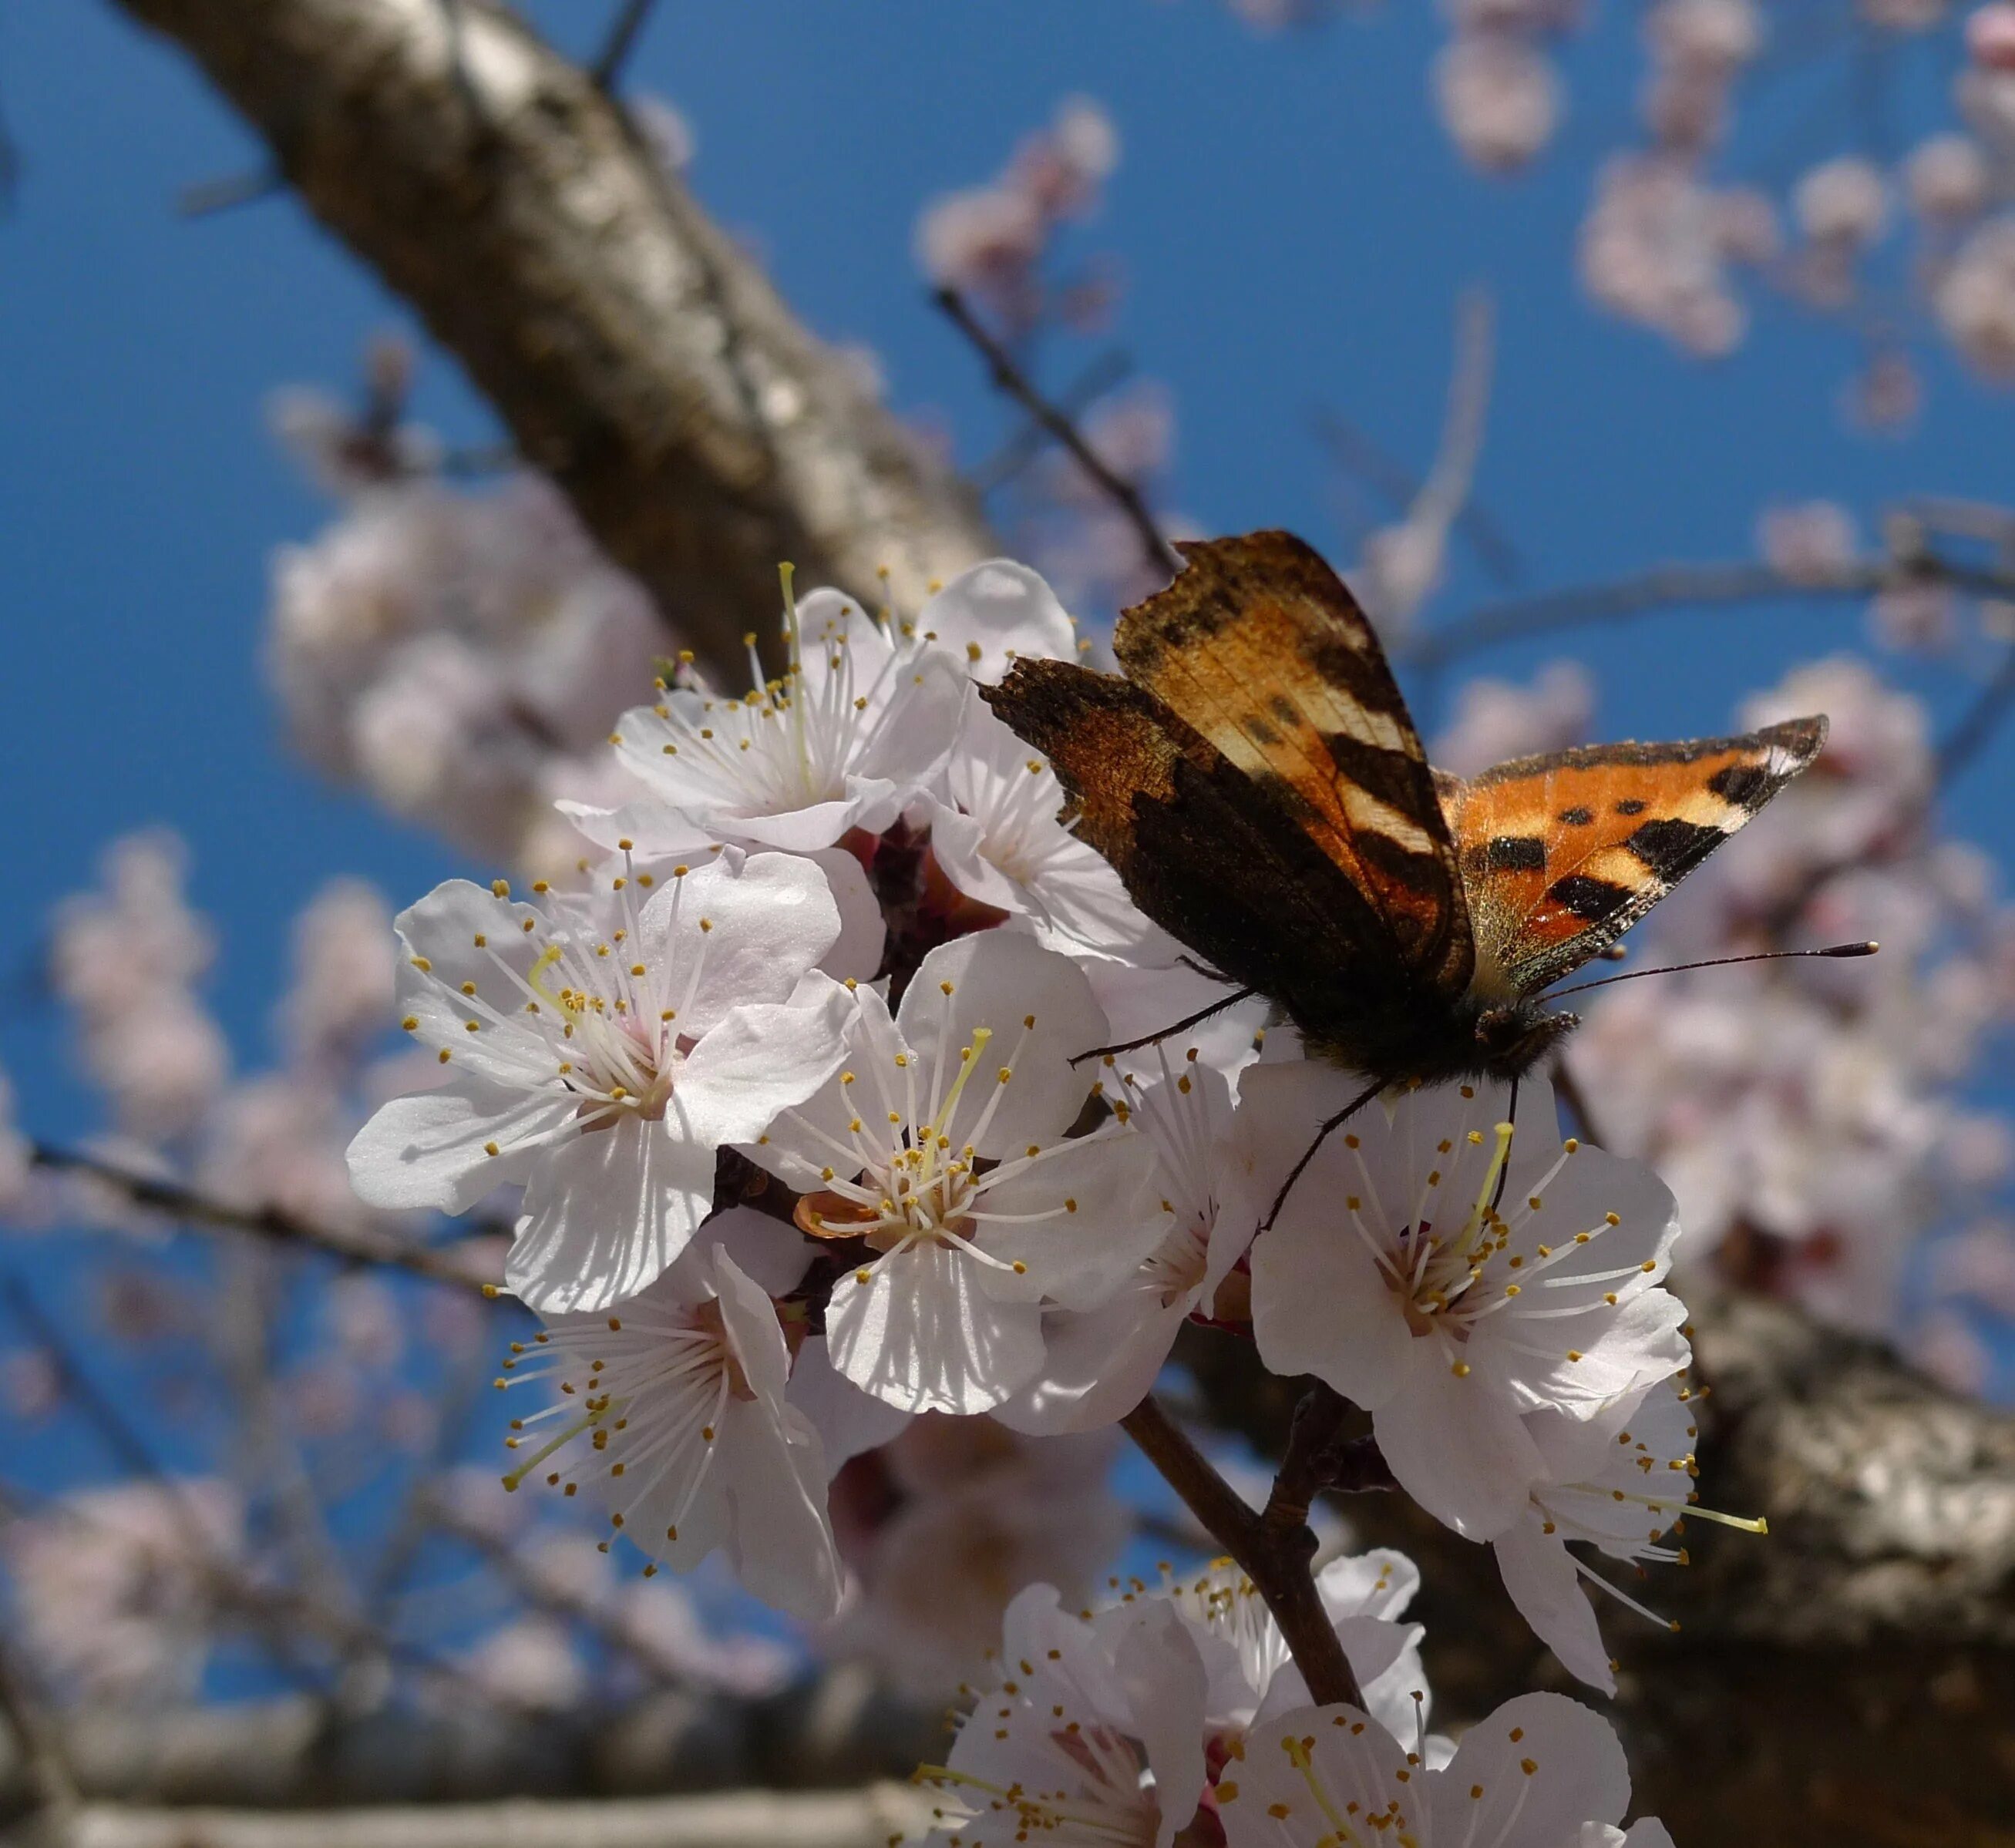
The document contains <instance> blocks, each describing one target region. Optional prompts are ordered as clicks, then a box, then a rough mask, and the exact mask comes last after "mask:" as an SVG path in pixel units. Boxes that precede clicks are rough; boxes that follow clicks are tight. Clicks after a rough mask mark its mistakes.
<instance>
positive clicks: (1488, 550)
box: [1312, 404, 1525, 584]
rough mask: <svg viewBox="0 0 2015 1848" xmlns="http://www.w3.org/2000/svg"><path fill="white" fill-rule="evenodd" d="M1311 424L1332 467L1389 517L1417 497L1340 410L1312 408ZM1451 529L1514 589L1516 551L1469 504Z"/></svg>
mask: <svg viewBox="0 0 2015 1848" xmlns="http://www.w3.org/2000/svg"><path fill="white" fill-rule="evenodd" d="M1312 421H1313V425H1314V428H1315V433H1316V440H1317V441H1318V442H1320V443H1321V444H1322V446H1323V447H1324V448H1325V449H1327V450H1328V451H1329V453H1330V457H1331V460H1332V461H1334V462H1335V464H1336V465H1337V466H1338V468H1341V469H1342V470H1343V471H1344V472H1345V474H1347V475H1353V476H1355V477H1356V479H1359V480H1360V481H1363V482H1366V483H1369V484H1370V486H1371V487H1372V488H1373V490H1374V491H1375V492H1376V493H1377V495H1378V497H1379V498H1380V499H1381V500H1382V501H1385V503H1386V504H1388V506H1390V507H1391V508H1392V511H1394V512H1395V513H1399V514H1403V513H1404V512H1405V511H1406V509H1407V508H1409V507H1410V506H1412V505H1413V502H1414V501H1415V500H1416V499H1417V498H1418V497H1419V495H1420V492H1421V485H1422V484H1421V479H1420V477H1419V476H1417V475H1415V474H1414V473H1413V472H1412V471H1411V470H1410V469H1409V468H1406V465H1404V464H1403V463H1401V462H1399V461H1395V460H1394V459H1393V458H1392V457H1391V456H1389V455H1388V454H1386V453H1385V450H1382V449H1381V448H1380V447H1378V445H1377V443H1374V442H1373V441H1372V440H1371V439H1370V437H1369V436H1367V435H1366V434H1365V433H1364V432H1363V431H1362V430H1360V429H1358V427H1357V426H1356V425H1355V424H1353V423H1352V422H1350V421H1349V418H1345V416H1344V415H1343V414H1342V413H1341V412H1340V411H1336V410H1334V409H1333V408H1332V407H1330V406H1328V405H1327V404H1322V405H1318V406H1317V407H1316V409H1315V411H1314V412H1313V418H1312ZM1453 524H1454V526H1455V529H1456V532H1457V533H1460V534H1461V536H1462V537H1463V538H1464V540H1465V541H1466V542H1467V544H1468V546H1469V548H1470V550H1471V551H1473V552H1474V553H1475V554H1476V556H1477V561H1478V563H1480V564H1481V565H1482V567H1483V569H1485V571H1486V572H1489V574H1490V576H1492V577H1493V578H1495V579H1496V580H1497V581H1498V583H1500V584H1514V583H1517V582H1518V580H1519V579H1520V578H1521V577H1522V576H1524V575H1525V565H1524V564H1523V562H1521V560H1520V558H1519V556H1518V548H1517V547H1515V546H1514V545H1513V544H1512V543H1511V541H1510V540H1509V539H1508V538H1507V537H1506V536H1505V535H1504V532H1503V529H1502V528H1501V527H1500V526H1499V525H1498V524H1497V522H1496V521H1495V520H1494V519H1492V518H1491V517H1490V515H1489V514H1487V513H1485V511H1483V509H1482V508H1480V507H1478V505H1477V504H1476V503H1475V502H1474V501H1471V500H1465V501H1464V503H1463V505H1462V508H1461V511H1459V512H1458V513H1457V514H1456V516H1455V519H1454V522H1453Z"/></svg>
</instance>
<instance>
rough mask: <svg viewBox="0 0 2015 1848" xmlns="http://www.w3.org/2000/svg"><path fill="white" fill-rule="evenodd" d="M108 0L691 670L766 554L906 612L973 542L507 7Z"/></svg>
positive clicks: (952, 511) (761, 606) (755, 599)
mask: <svg viewBox="0 0 2015 1848" xmlns="http://www.w3.org/2000/svg"><path fill="white" fill-rule="evenodd" d="M121 4H122V5H124V9H125V10H126V11H127V12H128V13H130V14H131V15H132V16H133V17H135V19H137V20H140V21H141V22H142V23H144V24H146V25H149V26H152V27H155V28H156V29H157V30H159V31H163V32H165V33H167V34H170V35H171V36H172V37H173V38H175V39H176V40H177V41H179V42H180V43H181V45H182V46H183V47H184V48H185V49H187V50H188V51H189V52H191V53H192V55H193V56H195V57H196V59H197V60H198V61H199V63H201V64H202V65H203V68H204V69H205V70H206V71H207V73H208V74H209V75H210V77H211V79H212V81H214V82H215V83H216V84H217V86H218V88H220V89H221V90H222V91H223V92H224V94H225V95H227V96H228V98H229V99H230V100H231V101H232V102H233V103H234V104H235V106H237V108H238V109H239V110H240V111H241V112H242V113H243V115H244V116H245V117H246V118H247V120H249V121H250V123H251V124H252V125H253V127H254V128H256V129H257V131H259V132H260V134H261V135H263V136H264V138H265V139H266V141H267V142H268V145H269V147H270V149H271V153H272V157H273V161H274V164H275V167H276V169H277V170H278V171H279V172H281V173H282V174H285V176H286V179H287V181H288V182H289V184H290V185H293V187H294V188H295V189H296V191H297V192H299V193H300V196H301V199H302V200H303V202H304V203H305V204H306V205H307V207H308V208H309V210H311V211H312V212H313V213H314V214H315V216H316V217H318V218H319V219H320V220H321V221H322V223H323V224H325V225H326V226H327V227H328V228H329V229H330V230H331V231H333V232H334V233H335V234H336V235H337V236H339V238H341V239H343V240H344V241H345V242H347V244H349V246H350V247H351V249H353V250H354V251H355V252H356V253H357V254H358V255H359V256H360V257H362V258H363V259H364V260H365V261H366V262H367V263H368V264H371V265H372V267H374V268H375V270H376V271H378V272H379V275H381V276H382V277H383V279H384V281H385V282H386V285H388V286H389V287H390V288H391V289H393V290H394V291H395V292H397V293H398V294H400V295H402V296H404V297H405V298H406V300H408V302H409V303H411V305H412V307H414V308H415V310H416V311H417V312H418V314H419V315H420V316H421V318H422V319H423V320H424V321H425V322H426V325H427V327H428V328H429V331H430V332H432V334H433V336H434V337H435V338H436V339H437V340H439V341H440V343H441V345H442V346H444V347H445V348H447V350H449V351H450V352H451V353H454V355H455V356H456V357H458V359H459V360H460V361H462V364H463V365H464V366H465V367H466V368H467V369H468V371H469V375H470V377H471V378H472V380H473V381H474V382H475V383H476V386H477V387H478V389H480V390H481V391H483V393H485V394H486V395H487V397H488V398H489V399H490V402H491V404H493V405H494V407H495V408H496V410H497V414H498V415H499V416H500V418H501V419H502V421H503V422H504V423H505V425H507V426H508V429H509V431H510V433H511V436H512V440H513V441H514V442H515V445H516V447H517V449H518V450H519V454H521V455H523V458H525V460H526V463H527V464H528V465H530V466H532V467H534V468H541V469H543V470H544V471H545V472H547V473H548V474H550V475H551V476H552V477H553V479H554V480H555V482H556V483H558V485H559V487H560V489H561V490H562V492H563V493H566V495H567V497H569V500H571V501H572V502H573V505H574V507H575V509H576V511H577V512H578V513H579V514H580V516H581V519H582V520H583V521H584V523H585V524H586V526H587V528H588V529H589V530H590V531H591V533H593V534H594V536H595V538H596V540H598V542H599V543H600V544H601V545H602V549H603V550H604V551H606V552H607V553H608V554H609V556H610V557H611V558H612V559H614V560H615V562H616V563H617V564H619V565H623V566H624V567H626V568H627V569H629V570H630V572H633V573H634V575H635V576H636V577H637V578H638V580H639V581H640V582H641V583H642V584H643V586H644V587H645V589H646V590H648V592H649V593H650V594H652V597H654V598H655V599H656V603H657V605H658V608H659V610H660V611H661V612H663V615H664V618H665V620H666V623H667V625H668V626H669V627H670V629H671V630H673V632H674V633H675V634H676V635H677V638H678V640H679V641H681V643H683V644H684V645H687V646H689V647H691V648H694V649H695V650H696V651H698V652H699V654H700V655H701V656H702V658H704V659H706V660H707V661H708V662H709V664H710V665H713V666H717V667H719V668H720V669H723V670H724V671H731V672H738V671H739V669H740V667H741V664H742V662H743V660H744V659H745V655H744V651H743V650H742V646H741V637H742V634H743V633H745V632H746V631H747V630H750V629H756V630H760V632H761V633H763V634H765V635H767V634H769V633H770V632H771V631H772V630H774V627H775V623H774V615H775V609H776V598H777V564H778V560H780V559H785V558H788V559H790V560H792V562H795V563H796V565H797V567H798V571H799V582H800V583H808V584H817V583H833V584H837V585H839V586H840V587H842V588H844V589H846V590H849V591H851V592H853V594H856V595H857V596H861V597H870V596H871V597H872V601H873V602H874V603H875V604H876V605H879V604H881V603H882V602H883V601H887V600H888V597H889V596H890V595H893V598H894V600H895V601H896V605H897V606H898V607H899V608H915V607H917V606H918V605H920V604H921V602H922V601H923V599H924V597H925V596H926V595H927V594H928V589H929V587H930V585H931V584H932V583H933V582H934V581H939V580H943V579H946V578H949V577H950V576H954V575H955V574H956V573H957V572H959V571H961V570H963V569H964V568H965V567H966V566H967V565H971V564H973V563H975V562H977V561H978V560H979V559H980V558H984V557H986V556H987V555H988V554H990V552H992V551H993V550H994V549H995V548H994V547H993V544H992V542H991V540H990V537H989V535H988V534H987V532H986V527H985V525H984V522H982V520H981V519H980V518H979V514H978V512H977V511H976V508H975V503H974V501H973V500H972V497H971V496H970V494H969V493H968V492H967V491H966V490H964V488H963V487H962V486H961V485H960V484H959V483H957V481H956V480H955V479H952V478H951V477H950V476H949V475H946V473H945V472H944V471H943V470H942V469H941V468H939V466H938V465H936V463H935V462H934V461H932V460H931V459H930V458H928V457H927V456H926V455H925V453H924V450H923V449H922V447H921V445H920V444H918V443H917V442H915V441H914V440H913V439H912V438H911V436H910V434H909V433H908V432H907V431H905V430H904V429H903V428H902V427H901V425H899V424H898V423H897V422H896V420H895V419H894V418H893V417H891V416H890V415H889V413H888V412H887V411H885V409H883V408H882V406H881V405H880V404H878V402H876V401H875V398H874V397H873V396H872V395H871V392H870V391H869V390H868V389H867V387H865V386H864V385H863V384H862V383H861V382H860V379H858V377H857V375H856V373H855V371H854V370H853V368H850V367H849V365H848V364H846V361H844V360H843V359H842V357H840V356H839V355H838V354H835V353H833V352H832V351H831V350H828V348H826V347H825V346H823V345H822V344H821V343H819V342H818V341H817V340H816V339H814V338H813V337H812V336H811V335H810V334H809V333H808V332H806V330H805V328H803V326H802V325H800V324H799V321H797V320H796V318H795V317H794V316H792V314H791V313H790V311H789V310H788V308H786V307H785V305H784V303H782V302H781V300H779V299H778V296H777V293H776V292H775V290H774V289H773V288H772V287H771V286H770V283H769V282H768V281H767V278H764V277H763V275H762V274H761V273H760V271H759V270H758V269H757V267H756V265H755V264H754V263H753V262H752V260H750V258H749V257H748V256H747V254H746V253H745V252H744V251H743V250H742V249H741V248H739V247H738V246H737V245H736V243H735V242H734V240H733V239H731V238H730V237H728V236H727V235H726V234H724V232H723V231H720V229H719V228H717V227H716V226H715V225H714V224H712V223H711V222H709V220H708V219H707V218H706V216H705V214H703V213H702V212H701V211H700V210H699V207H698V206H696V205H695V203H694V201H693V199H692V198H691V196H690V195H689V194H688V192H687V190H686V188H685V187H684V184H683V183H682V182H681V181H680V180H679V179H678V178H677V177H676V176H674V175H673V174H668V173H666V172H665V171H664V170H663V169H662V168H661V167H660V166H659V164H658V163H657V161H656V160H655V159H654V158H653V156H652V153H651V150H650V149H649V147H648V145H647V144H646V142H645V139H644V138H643V137H642V136H641V135H640V134H639V133H638V131H637V130H636V128H635V127H634V124H632V123H631V122H630V120H629V117H628V115H627V112H625V111H624V110H623V108H622V107H621V106H620V104H619V103H617V102H615V101H613V100H612V99H610V98H609V97H608V96H606V95H604V94H603V93H602V92H601V91H600V90H598V88H596V87H595V84H594V81H593V79H592V78H591V77H590V76H589V75H588V74H587V73H586V72H584V71H583V70H580V69H579V68H577V67H576V66H574V65H573V64H572V63H569V62H568V60H567V59H565V58H562V57H561V56H559V54H558V53H557V52H554V51H553V50H552V49H551V48H550V47H548V46H547V45H544V43H543V42H542V41H541V40H540V39H539V38H538V37H537V35H536V34H534V33H533V31H531V29H530V27H528V26H527V25H526V24H525V23H524V22H523V20H519V19H518V18H517V17H515V16H514V15H513V14H512V13H510V12H509V11H508V9H505V8H503V7H501V6H499V5H493V4H489V3H488V0H459V3H458V4H457V5H454V7H453V8H452V9H451V10H449V11H444V10H443V9H442V8H441V7H440V5H433V4H422V3H421V0H260V4H258V5H246V4H245V3H244V0H121ZM882 566H886V567H887V568H888V569H889V584H888V590H887V592H886V593H884V592H883V591H882V588H881V584H880V580H879V579H878V575H877V573H878V569H879V568H881V567H882Z"/></svg>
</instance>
